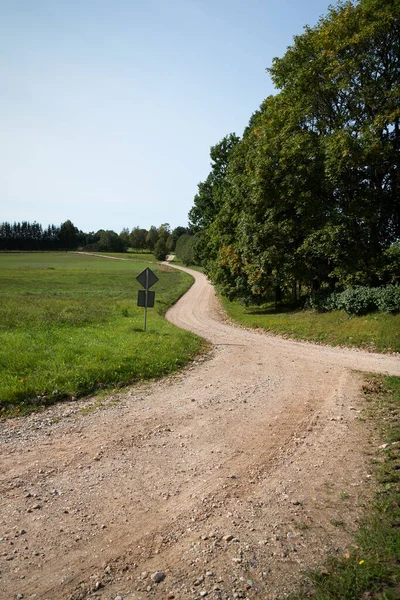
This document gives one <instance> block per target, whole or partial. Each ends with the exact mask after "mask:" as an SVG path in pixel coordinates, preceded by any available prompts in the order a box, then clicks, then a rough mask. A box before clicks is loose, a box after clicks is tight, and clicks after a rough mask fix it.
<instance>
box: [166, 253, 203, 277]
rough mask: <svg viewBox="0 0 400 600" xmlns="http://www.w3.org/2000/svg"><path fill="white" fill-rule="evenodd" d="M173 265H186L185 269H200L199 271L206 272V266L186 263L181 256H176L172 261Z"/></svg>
mask: <svg viewBox="0 0 400 600" xmlns="http://www.w3.org/2000/svg"><path fill="white" fill-rule="evenodd" d="M171 262H172V264H173V265H178V266H179V267H185V269H192V271H198V272H199V273H204V268H203V267H200V266H198V265H185V264H184V263H183V262H182V261H181V260H180V259H179V258H176V256H175V258H174V259H173V260H172V261H171Z"/></svg>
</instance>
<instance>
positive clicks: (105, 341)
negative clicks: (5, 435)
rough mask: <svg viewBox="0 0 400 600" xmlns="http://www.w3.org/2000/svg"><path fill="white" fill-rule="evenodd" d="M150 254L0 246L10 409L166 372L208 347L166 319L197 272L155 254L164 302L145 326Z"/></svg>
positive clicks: (0, 373)
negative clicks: (142, 299) (142, 276)
mask: <svg viewBox="0 0 400 600" xmlns="http://www.w3.org/2000/svg"><path fill="white" fill-rule="evenodd" d="M125 256H127V255H125ZM145 257H146V259H147V258H148V257H150V255H145ZM143 259H144V256H143V254H141V255H140V260H136V259H135V258H134V257H133V256H132V254H131V255H129V260H127V261H119V260H106V259H104V258H99V257H92V256H83V255H78V254H72V253H26V254H23V253H15V254H14V253H13V254H0V282H1V285H0V407H3V412H4V410H5V409H7V411H9V409H10V405H14V410H15V409H16V410H26V409H27V408H29V407H31V406H34V405H35V404H46V403H51V402H52V401H55V400H58V399H62V398H65V397H71V396H81V395H85V394H89V393H92V392H95V391H96V390H99V389H104V388H113V387H118V386H123V385H126V384H128V383H131V382H133V381H137V380H140V379H146V378H153V377H159V376H161V375H165V374H167V373H170V372H173V371H174V370H176V369H177V368H178V367H180V366H182V365H184V364H185V363H186V362H188V360H190V359H191V358H192V357H193V356H194V355H195V354H196V353H198V352H199V351H200V349H201V343H202V342H201V340H200V338H198V337H196V336H195V335H193V334H190V333H188V332H185V331H182V330H180V329H177V328H176V327H174V326H173V325H171V324H170V323H168V322H167V321H165V319H164V318H162V315H163V314H164V313H165V311H166V309H167V308H168V307H169V306H171V304H173V303H174V302H175V301H176V300H177V298H179V297H180V296H181V295H182V294H183V293H184V292H185V291H186V290H187V289H188V288H189V287H190V285H191V283H192V278H191V277H190V276H189V275H187V274H185V273H182V272H179V271H176V270H173V269H169V268H168V267H162V266H159V265H157V264H155V263H154V262H153V263H152V264H150V266H151V268H152V270H153V271H154V272H155V273H156V274H157V276H158V277H159V282H158V283H157V284H156V285H155V286H154V288H153V289H154V291H155V292H156V308H154V309H149V310H148V320H147V332H146V333H145V332H144V331H143V309H142V308H138V307H137V306H136V300H137V290H138V289H140V286H139V284H138V283H137V281H136V276H137V275H138V274H139V273H140V272H141V271H142V270H143V269H144V268H146V267H147V266H149V261H148V260H146V261H144V260H143Z"/></svg>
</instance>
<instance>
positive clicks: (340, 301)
mask: <svg viewBox="0 0 400 600" xmlns="http://www.w3.org/2000/svg"><path fill="white" fill-rule="evenodd" d="M307 306H309V307H310V308H314V309H315V310H317V311H319V312H327V311H330V310H335V309H338V310H344V311H346V312H347V313H348V314H349V315H365V314H367V313H371V312H375V311H377V310H378V311H380V312H386V313H394V312H398V311H400V286H399V285H387V286H386V287H379V288H378V287H377V288H370V287H366V286H357V287H354V288H347V289H346V290H344V292H341V293H336V292H330V290H329V289H328V288H322V289H320V290H318V291H317V292H313V293H312V294H311V295H310V297H309V299H308V302H307Z"/></svg>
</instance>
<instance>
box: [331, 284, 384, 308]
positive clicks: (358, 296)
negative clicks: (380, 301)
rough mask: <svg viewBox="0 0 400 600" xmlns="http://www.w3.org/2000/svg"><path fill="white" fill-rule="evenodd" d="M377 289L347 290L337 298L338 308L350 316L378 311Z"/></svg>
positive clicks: (357, 288)
mask: <svg viewBox="0 0 400 600" xmlns="http://www.w3.org/2000/svg"><path fill="white" fill-rule="evenodd" d="M376 289H377V288H369V287H365V286H357V287H354V288H347V290H344V292H342V293H341V294H339V295H338V297H337V303H336V305H337V308H339V309H342V310H345V311H346V312H347V313H348V314H349V315H365V314H367V313H370V312H374V311H376V310H378V306H377V303H376Z"/></svg>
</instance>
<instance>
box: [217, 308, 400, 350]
mask: <svg viewBox="0 0 400 600" xmlns="http://www.w3.org/2000/svg"><path fill="white" fill-rule="evenodd" d="M221 300H222V303H223V306H224V308H225V310H226V311H227V313H228V314H229V316H230V317H231V318H232V319H234V320H235V321H238V322H239V323H241V324H242V325H244V326H245V327H252V328H259V329H264V330H265V331H269V332H271V333H275V334H279V335H285V336H288V337H291V338H294V339H299V340H309V341H312V342H322V343H325V344H331V345H335V346H336V345H343V346H359V347H362V348H366V349H368V350H376V351H379V352H400V314H397V315H389V314H383V313H373V314H370V315H365V316H360V317H356V316H349V315H348V314H347V313H345V312H344V311H339V310H335V311H332V312H327V313H317V312H316V311H313V310H293V309H289V308H285V307H283V308H281V309H278V310H277V311H275V308H274V305H273V304H272V303H271V304H266V305H265V306H263V307H245V306H243V305H241V304H239V303H238V302H230V301H229V300H227V299H226V298H221Z"/></svg>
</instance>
